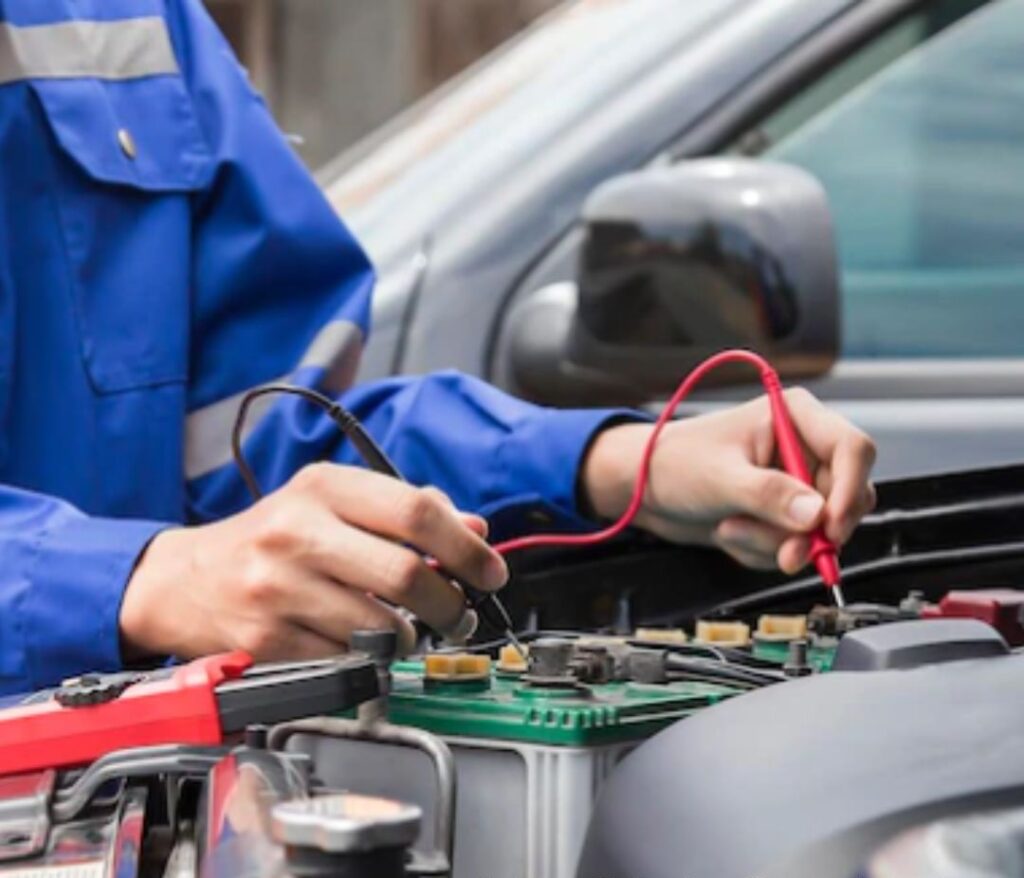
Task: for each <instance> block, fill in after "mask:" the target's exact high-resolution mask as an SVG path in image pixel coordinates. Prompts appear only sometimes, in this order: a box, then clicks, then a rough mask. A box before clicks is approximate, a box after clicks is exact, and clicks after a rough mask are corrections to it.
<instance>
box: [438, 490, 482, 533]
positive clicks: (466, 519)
mask: <svg viewBox="0 0 1024 878" xmlns="http://www.w3.org/2000/svg"><path fill="white" fill-rule="evenodd" d="M422 490H423V491H426V492H427V493H428V494H430V495H431V496H433V497H436V498H437V499H438V500H440V501H441V502H442V503H443V504H444V505H445V506H447V507H448V508H449V509H452V510H454V511H455V512H456V513H457V514H458V516H459V518H460V519H461V520H462V523H463V524H465V525H466V527H468V528H469V529H470V530H471V531H473V533H475V534H476V535H477V536H478V537H480V538H481V539H484V540H486V539H487V534H488V533H489V532H490V525H489V524H488V523H487V519H486V518H483V517H482V516H479V515H476V514H474V513H472V512H463V511H462V510H461V509H459V508H458V507H457V506H456V505H455V502H454V501H453V500H452V498H451V497H449V496H448V495H447V494H446V493H445V492H444V491H442V490H441V489H440V488H436V487H434V486H433V485H427V486H426V487H424V488H423V489H422Z"/></svg>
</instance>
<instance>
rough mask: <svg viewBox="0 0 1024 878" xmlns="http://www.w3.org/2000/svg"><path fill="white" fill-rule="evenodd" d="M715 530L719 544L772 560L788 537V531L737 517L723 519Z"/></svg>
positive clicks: (754, 520) (743, 517)
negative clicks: (725, 544) (726, 544)
mask: <svg viewBox="0 0 1024 878" xmlns="http://www.w3.org/2000/svg"><path fill="white" fill-rule="evenodd" d="M715 530H716V536H717V538H718V540H719V541H720V542H721V543H728V544H729V545H731V546H735V547H737V548H740V549H744V550H746V551H748V552H753V553H755V554H758V555H764V556H767V557H769V558H774V557H775V555H776V553H777V552H778V551H779V547H780V546H781V545H782V544H783V543H784V542H785V541H786V540H787V539H788V538H789V537H790V533H789V532H788V531H784V530H781V529H780V528H777V527H774V526H772V525H770V524H765V523H764V522H761V521H757V520H756V519H753V518H747V517H745V516H739V515H734V516H731V517H729V518H726V519H723V520H722V521H721V522H719V524H718V526H717V528H716V529H715Z"/></svg>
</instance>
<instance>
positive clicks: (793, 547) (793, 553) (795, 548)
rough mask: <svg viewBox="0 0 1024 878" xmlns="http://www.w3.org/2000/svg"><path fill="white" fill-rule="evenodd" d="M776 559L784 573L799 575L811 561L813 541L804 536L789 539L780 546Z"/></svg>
mask: <svg viewBox="0 0 1024 878" xmlns="http://www.w3.org/2000/svg"><path fill="white" fill-rule="evenodd" d="M775 559H776V562H777V563H778V565H779V570H781V571H782V572H783V573H788V574H789V575H790V576H792V575H793V574H794V573H799V572H800V571H801V570H803V569H804V567H806V566H807V564H808V563H809V562H810V560H811V541H810V540H809V539H808V538H807V537H804V536H795V537H789V539H787V540H785V541H784V542H783V543H782V545H781V546H779V551H778V552H777V553H776V555H775Z"/></svg>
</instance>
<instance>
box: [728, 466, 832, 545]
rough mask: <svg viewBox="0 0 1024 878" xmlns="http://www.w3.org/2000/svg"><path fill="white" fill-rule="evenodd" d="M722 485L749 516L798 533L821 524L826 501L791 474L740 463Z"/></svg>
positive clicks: (734, 503) (739, 508)
mask: <svg viewBox="0 0 1024 878" xmlns="http://www.w3.org/2000/svg"><path fill="white" fill-rule="evenodd" d="M723 482H724V484H725V486H726V495H727V498H728V500H729V502H730V503H731V504H732V505H733V506H735V508H737V509H738V510H740V511H741V512H743V513H745V514H746V515H747V516H749V517H752V518H756V519H759V520H760V521H763V522H766V523H768V524H771V525H774V526H775V527H777V528H780V529H782V530H785V531H790V532H797V533H805V532H807V531H810V530H813V529H814V528H815V527H816V526H817V525H818V524H819V523H820V522H821V519H822V515H823V513H824V509H825V498H824V497H822V496H821V494H819V493H818V492H817V491H815V490H814V489H813V488H810V487H808V486H807V485H805V484H804V483H803V482H801V481H800V480H799V479H796V478H794V477H793V476H791V475H789V474H788V473H784V472H781V471H779V470H777V469H771V468H762V467H757V466H753V465H752V464H749V463H737V464H736V465H735V468H734V471H733V473H732V474H731V475H730V476H728V477H726V478H725V479H724V480H723Z"/></svg>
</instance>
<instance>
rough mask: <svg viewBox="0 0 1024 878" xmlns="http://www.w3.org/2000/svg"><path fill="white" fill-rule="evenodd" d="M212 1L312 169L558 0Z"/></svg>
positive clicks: (214, 11)
mask: <svg viewBox="0 0 1024 878" xmlns="http://www.w3.org/2000/svg"><path fill="white" fill-rule="evenodd" d="M206 2H207V6H208V7H209V9H210V12H211V13H212V14H213V16H214V18H215V19H216V20H217V23H218V24H219V25H220V27H221V30H223V31H224V33H225V35H226V36H227V37H228V39H229V40H230V41H231V43H232V45H233V46H234V47H235V51H236V52H237V53H238V56H239V58H240V59H241V61H242V63H243V64H244V65H245V66H246V67H247V68H248V69H249V72H250V75H251V76H252V79H253V81H254V82H255V84H256V86H257V87H258V88H259V89H260V91H261V92H262V93H263V94H264V95H265V96H266V97H267V99H268V101H269V102H270V105H271V107H272V108H273V110H274V114H275V116H276V117H277V120H278V123H279V124H280V125H281V127H282V128H283V129H284V130H285V131H287V132H288V133H289V134H292V135H294V136H295V145H296V148H297V149H298V151H299V153H300V154H301V155H302V157H303V159H304V160H305V161H306V163H307V165H309V167H311V168H314V169H315V168H317V167H319V166H320V165H322V164H323V163H324V162H325V161H327V160H328V159H330V158H331V157H332V156H334V155H336V154H337V153H338V152H340V151H341V150H343V149H344V148H345V147H347V146H350V145H351V144H353V143H355V141H357V140H358V139H359V138H360V137H362V136H363V135H365V134H367V133H369V132H370V131H371V130H373V129H374V128H376V127H377V126H378V125H380V124H381V123H382V122H384V121H386V120H387V119H389V118H390V117H391V116H393V115H394V114H395V113H396V112H398V111H399V110H401V109H402V108H403V107H405V106H407V105H409V104H410V103H412V102H413V101H414V100H415V99H416V98H418V97H421V96H422V95H424V94H426V93H427V92H429V91H431V90H432V89H433V88H434V87H435V86H437V85H439V84H440V83H442V82H444V81H445V80H446V79H449V78H450V77H451V76H453V75H454V74H456V73H458V72H459V71H460V70H463V69H464V68H465V67H467V66H468V65H470V64H471V63H472V62H473V61H475V60H476V59H477V58H479V57H481V56H482V55H484V54H486V53H487V52H488V51H490V50H491V49H493V48H495V47H496V46H498V45H499V44H501V43H502V42H504V41H505V40H507V39H508V38H509V37H510V36H512V35H514V34H515V33H516V32H517V31H519V30H521V29H522V28H523V27H525V26H526V25H527V24H529V23H530V22H531V21H533V20H534V19H536V18H537V17H538V16H540V15H542V14H543V13H544V12H547V11H548V10H550V9H551V8H552V7H554V6H557V5H558V3H559V0H206ZM355 83H358V88H354V87H353V84H355Z"/></svg>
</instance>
